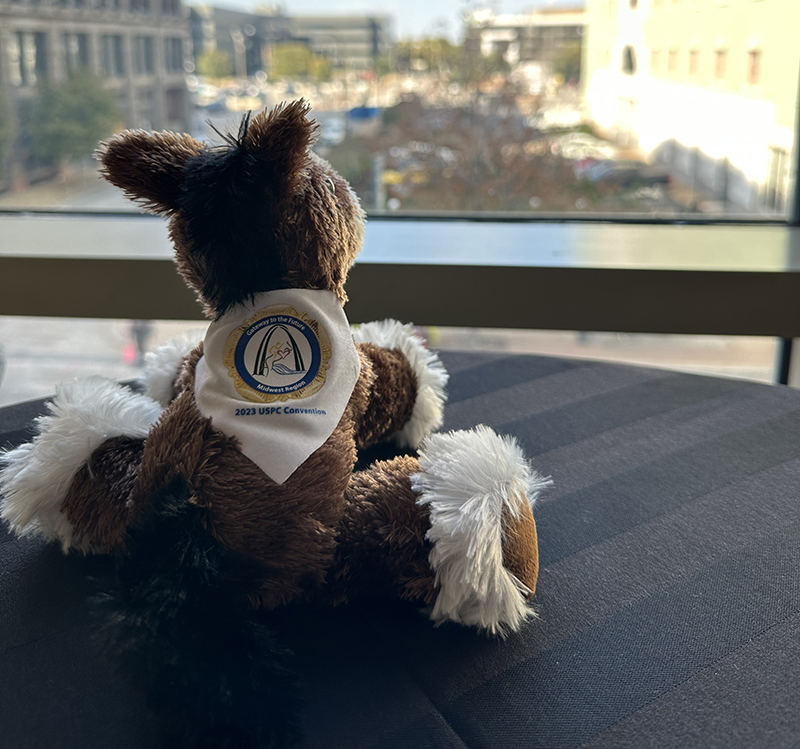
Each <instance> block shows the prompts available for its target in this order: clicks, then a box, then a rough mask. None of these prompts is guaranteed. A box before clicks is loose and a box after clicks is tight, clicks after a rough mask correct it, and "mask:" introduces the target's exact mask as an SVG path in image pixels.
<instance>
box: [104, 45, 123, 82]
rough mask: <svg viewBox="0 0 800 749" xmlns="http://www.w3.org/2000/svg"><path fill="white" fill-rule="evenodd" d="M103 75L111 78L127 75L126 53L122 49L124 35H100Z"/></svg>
mask: <svg viewBox="0 0 800 749" xmlns="http://www.w3.org/2000/svg"><path fill="white" fill-rule="evenodd" d="M100 46H101V52H102V69H103V75H105V76H108V77H109V78H121V77H123V76H124V75H125V55H124V53H123V49H122V37H121V36H119V35H106V36H102V37H100Z"/></svg>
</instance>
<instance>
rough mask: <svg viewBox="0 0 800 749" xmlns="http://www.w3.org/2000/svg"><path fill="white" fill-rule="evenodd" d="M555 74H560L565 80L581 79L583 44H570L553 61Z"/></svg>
mask: <svg viewBox="0 0 800 749" xmlns="http://www.w3.org/2000/svg"><path fill="white" fill-rule="evenodd" d="M553 72H554V73H560V74H561V75H562V76H564V80H565V81H568V80H570V79H571V78H575V79H580V77H581V43H580V42H570V43H569V44H567V45H566V46H565V47H564V49H563V50H561V52H559V54H558V56H557V57H556V58H555V60H553Z"/></svg>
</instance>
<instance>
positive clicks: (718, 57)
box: [583, 0, 800, 213]
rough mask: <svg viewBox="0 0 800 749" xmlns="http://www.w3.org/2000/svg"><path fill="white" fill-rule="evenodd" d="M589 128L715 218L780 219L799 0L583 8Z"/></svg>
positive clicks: (614, 1)
mask: <svg viewBox="0 0 800 749" xmlns="http://www.w3.org/2000/svg"><path fill="white" fill-rule="evenodd" d="M587 12H588V21H589V25H588V32H587V35H588V41H587V44H586V45H585V46H584V58H583V66H584V71H585V72H584V78H583V80H584V83H585V98H586V102H587V107H588V112H589V115H590V117H591V120H592V121H593V122H594V124H595V125H596V126H597V128H598V129H599V130H601V131H603V132H604V133H606V134H607V135H610V136H612V137H614V138H615V139H616V140H617V141H618V142H619V143H620V144H622V145H625V146H629V147H631V148H633V149H638V150H639V151H640V152H641V153H642V154H643V155H644V156H646V157H647V158H648V159H649V160H650V161H653V162H657V163H662V164H664V165H666V166H668V167H669V168H670V171H671V172H672V173H673V175H674V176H675V177H677V178H678V179H679V180H680V181H682V182H683V183H684V184H685V185H687V186H688V187H689V188H691V190H692V191H694V192H695V194H696V199H697V203H698V206H699V207H700V208H701V209H702V208H705V209H707V210H712V211H714V212H718V211H726V212H738V213H741V212H747V213H755V212H781V211H783V210H785V207H786V201H787V198H788V195H789V189H790V181H791V178H792V175H791V174H790V171H791V170H790V167H789V165H790V164H791V163H792V153H793V148H794V146H793V143H794V134H795V117H796V106H797V91H798V70H799V69H800V45H798V43H797V34H796V28H797V26H798V23H800V4H798V3H797V0H768V1H767V0H589V5H588V9H587Z"/></svg>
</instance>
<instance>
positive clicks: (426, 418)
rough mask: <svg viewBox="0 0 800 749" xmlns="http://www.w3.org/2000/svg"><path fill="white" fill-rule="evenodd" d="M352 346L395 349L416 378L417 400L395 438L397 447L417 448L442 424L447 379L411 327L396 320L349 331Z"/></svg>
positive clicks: (435, 359) (439, 363)
mask: <svg viewBox="0 0 800 749" xmlns="http://www.w3.org/2000/svg"><path fill="white" fill-rule="evenodd" d="M353 338H354V339H355V342H356V343H374V344H375V345H376V346H380V347H381V348H385V349H399V350H400V352H401V353H402V354H403V356H405V357H406V359H407V360H408V363H409V364H410V365H411V368H412V369H413V370H414V374H415V375H416V376H417V399H416V401H414V409H413V411H412V412H411V419H410V420H409V422H408V423H407V424H406V425H405V426H404V427H403V428H402V429H401V430H400V431H399V432H398V433H397V434H396V435H395V440H396V442H397V443H398V444H399V445H400V446H401V447H413V448H415V449H416V448H417V447H419V446H420V443H421V442H422V440H424V439H425V437H427V436H428V435H429V434H430V433H431V432H434V431H436V430H437V429H438V428H439V427H440V426H441V425H442V422H443V420H444V404H445V401H446V400H447V395H446V394H445V386H446V385H447V380H448V379H449V375H448V374H447V370H446V369H445V368H444V366H443V365H442V362H441V361H440V360H439V357H438V356H437V355H436V354H435V353H434V352H433V351H430V350H429V349H427V348H425V346H424V345H423V343H422V340H421V339H420V338H419V337H418V336H416V335H415V334H414V329H413V326H411V325H409V324H406V325H404V324H403V323H401V322H398V321H397V320H381V321H380V322H368V323H364V324H363V325H361V326H360V327H358V328H356V329H355V330H354V331H353Z"/></svg>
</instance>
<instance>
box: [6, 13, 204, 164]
mask: <svg viewBox="0 0 800 749" xmlns="http://www.w3.org/2000/svg"><path fill="white" fill-rule="evenodd" d="M190 56H191V50H190V39H189V24H188V17H187V13H186V11H185V9H184V8H183V6H182V5H181V3H180V0H29V2H11V1H10V0H0V95H2V96H3V97H4V98H5V99H6V101H7V103H8V104H9V105H10V108H11V111H13V112H17V111H18V109H19V106H20V103H21V102H23V101H25V100H28V99H31V98H32V97H33V96H34V95H35V92H36V84H37V83H39V82H42V81H49V82H55V83H57V82H59V81H64V80H66V78H67V77H68V76H69V75H70V73H72V72H73V71H76V70H78V69H80V68H85V69H87V70H89V71H91V72H92V73H95V74H96V75H98V76H101V77H102V78H103V81H104V85H105V86H106V87H107V88H109V89H111V90H113V91H114V92H115V93H116V96H117V101H118V105H119V112H120V115H121V117H122V124H123V125H124V126H125V127H134V128H145V129H153V130H161V129H172V130H185V129H187V128H188V127H189V123H190V117H189V101H188V96H187V91H186V85H185V73H186V70H185V62H186V61H187V60H189V59H190ZM9 159H10V161H11V162H12V163H11V164H10V165H7V166H8V167H9V168H8V170H7V171H8V172H14V174H15V178H20V179H25V178H26V177H31V176H35V175H31V174H30V173H28V174H25V173H24V172H26V171H27V172H30V168H29V167H26V165H25V164H24V160H25V155H24V154H23V153H21V152H20V149H16V150H14V151H12V154H11V155H10V156H9ZM20 172H22V173H20Z"/></svg>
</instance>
